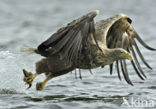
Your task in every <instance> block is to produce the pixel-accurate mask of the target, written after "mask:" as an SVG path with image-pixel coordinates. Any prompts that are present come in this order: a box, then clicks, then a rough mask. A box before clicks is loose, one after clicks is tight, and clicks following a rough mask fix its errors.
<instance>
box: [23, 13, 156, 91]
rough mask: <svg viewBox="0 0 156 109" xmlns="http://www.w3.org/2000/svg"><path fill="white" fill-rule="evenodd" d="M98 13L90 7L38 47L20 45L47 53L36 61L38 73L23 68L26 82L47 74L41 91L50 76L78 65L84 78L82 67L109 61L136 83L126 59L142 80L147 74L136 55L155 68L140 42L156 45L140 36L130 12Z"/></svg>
mask: <svg viewBox="0 0 156 109" xmlns="http://www.w3.org/2000/svg"><path fill="white" fill-rule="evenodd" d="M98 14H99V10H94V11H91V12H89V13H87V14H85V15H83V16H82V17H80V18H78V19H76V20H73V21H72V22H70V23H68V24H67V25H66V26H65V27H62V28H60V29H58V30H57V31H56V32H55V33H54V34H52V35H51V37H50V38H48V39H47V40H46V41H44V42H43V43H41V44H40V45H39V46H38V47H36V48H33V47H24V48H22V49H21V51H22V52H29V53H36V54H40V55H41V56H43V57H44V58H43V59H41V60H40V61H38V62H36V73H34V74H33V73H32V72H28V71H27V70H25V69H23V73H24V82H25V83H26V84H28V85H29V87H28V88H30V87H31V86H32V83H33V80H34V79H35V77H36V76H38V75H39V74H42V73H45V75H46V78H45V80H44V81H42V82H37V84H36V90H40V91H41V90H43V88H44V87H45V85H46V83H47V82H48V81H49V80H50V79H52V78H54V77H57V76H61V75H64V74H67V73H68V72H71V71H73V70H76V69H79V75H80V78H82V77H81V69H88V70H89V71H90V72H91V73H92V71H91V69H94V68H98V67H101V68H103V67H104V66H106V65H109V67H110V74H112V72H113V66H114V64H115V66H116V72H117V74H118V78H119V79H120V80H121V74H120V73H121V72H122V74H123V77H124V79H125V80H126V82H127V83H128V84H130V85H133V83H132V82H131V80H130V78H129V74H128V69H127V64H126V60H127V59H128V60H129V61H130V63H131V65H132V66H133V68H134V70H135V72H136V74H137V75H138V76H139V77H140V78H141V79H142V80H144V79H145V78H146V75H145V74H144V72H143V70H142V68H141V65H140V63H139V61H138V57H137V56H139V58H140V59H141V60H142V62H143V63H144V64H145V65H146V66H147V67H148V68H149V69H152V68H151V67H150V65H149V64H148V63H147V62H146V60H145V58H144V56H143V55H142V53H141V51H140V49H139V47H138V45H137V43H140V44H141V45H142V46H144V47H145V48H146V49H149V50H152V51H155V50H156V49H154V48H152V47H150V46H148V45H147V44H146V43H145V42H144V41H143V40H142V39H141V38H140V36H139V35H138V34H137V32H136V31H135V29H134V28H133V27H132V25H131V23H132V20H131V19H130V18H129V17H128V16H127V15H125V14H117V15H114V16H112V17H110V18H107V19H104V20H100V21H98V22H96V23H95V22H94V18H95V16H96V15H98ZM136 40H137V42H136Z"/></svg>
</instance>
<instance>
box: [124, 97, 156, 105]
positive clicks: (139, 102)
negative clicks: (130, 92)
mask: <svg viewBox="0 0 156 109" xmlns="http://www.w3.org/2000/svg"><path fill="white" fill-rule="evenodd" d="M154 105H155V102H154V100H145V99H141V98H137V99H134V98H133V97H131V98H130V99H129V100H127V99H126V98H125V97H123V103H122V106H127V107H154Z"/></svg>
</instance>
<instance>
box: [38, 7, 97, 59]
mask: <svg viewBox="0 0 156 109" xmlns="http://www.w3.org/2000/svg"><path fill="white" fill-rule="evenodd" d="M98 13H99V11H98V10H95V11H92V12H90V13H88V14H86V15H84V16H82V17H81V18H79V19H77V20H73V21H72V22H71V23H69V24H67V26H66V27H63V28H61V29H59V30H58V31H57V32H56V33H54V34H53V35H52V36H51V37H50V38H49V39H48V40H46V41H45V42H43V43H42V44H40V45H39V46H38V52H39V54H41V55H42V56H45V57H49V56H52V55H55V54H58V55H60V57H61V58H64V57H67V58H68V59H69V60H72V61H76V60H77V58H78V55H79V54H80V52H81V50H82V48H83V46H84V44H85V42H86V41H87V39H88V37H90V36H91V34H92V36H93V38H94V40H95V42H96V44H97V41H96V39H95V28H94V17H95V16H96V15H97V14H98ZM97 46H98V44H97Z"/></svg>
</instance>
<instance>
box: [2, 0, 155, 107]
mask: <svg viewBox="0 0 156 109" xmlns="http://www.w3.org/2000/svg"><path fill="white" fill-rule="evenodd" d="M95 9H98V10H100V14H99V15H98V16H97V17H96V18H95V21H98V20H101V19H105V18H108V17H110V16H113V15H115V14H118V13H124V14H127V15H128V16H129V17H130V18H131V19H132V21H133V22H132V25H133V27H134V28H135V29H136V31H137V32H138V33H139V35H140V36H141V37H142V39H143V40H144V41H145V42H146V43H147V44H149V45H150V46H152V47H153V48H156V31H155V29H156V20H155V17H156V1H155V0H0V69H1V70H0V109H7V108H8V109H9V108H12V109H13V108H15V109H16V108H19V109H22V108H30V109H36V108H41V109H42V108H50V109H73V107H74V109H104V108H107V109H108V108H110V109H116V108H121V109H122V108H123V109H125V106H123V105H122V102H123V97H124V98H126V99H127V100H131V98H136V99H137V98H141V99H144V100H154V101H155V104H156V93H155V90H156V85H155V82H156V74H155V71H156V67H155V64H156V58H155V55H156V53H155V52H151V51H148V50H145V49H144V48H143V47H142V46H139V47H140V49H141V51H142V53H143V54H144V55H145V58H146V60H147V61H148V62H149V64H150V65H151V66H152V67H153V70H152V71H151V70H149V69H147V68H146V67H145V66H144V65H142V68H143V70H144V72H145V73H146V74H147V77H148V78H147V79H146V80H145V81H142V80H140V79H139V78H138V77H137V75H136V74H135V72H134V70H133V69H132V67H131V66H130V65H128V69H129V74H130V78H131V80H132V81H133V83H134V86H133V87H132V86H129V85H127V83H126V82H125V81H124V79H122V81H119V80H118V78H117V75H116V71H115V69H114V72H113V75H111V76H110V75H109V69H108V67H106V68H105V69H100V68H99V69H94V70H93V72H94V74H93V75H90V74H89V72H88V71H85V70H84V71H83V72H82V76H83V79H82V80H79V79H75V74H74V72H73V73H68V74H67V75H64V76H61V77H58V78H54V79H53V80H51V81H50V82H49V83H48V84H47V86H46V87H45V89H44V90H43V91H42V92H38V91H36V90H35V84H36V82H37V81H42V80H43V78H44V75H41V76H40V77H38V78H37V79H35V81H34V86H33V87H32V88H31V89H29V90H26V88H27V86H25V85H24V83H23V74H22V69H23V68H26V69H27V70H29V71H32V72H35V62H36V61H38V60H40V59H41V58H42V57H41V56H39V55H36V54H24V53H21V52H20V48H22V47H24V46H32V47H37V46H38V45H39V44H40V43H41V42H43V41H44V40H46V39H47V38H49V36H50V35H52V34H53V33H54V32H55V31H56V30H57V29H59V28H60V27H62V26H65V25H66V24H67V23H69V22H70V21H72V20H74V19H76V18H78V17H80V16H82V15H83V14H86V13H88V12H90V11H92V10H95ZM126 108H128V107H126Z"/></svg>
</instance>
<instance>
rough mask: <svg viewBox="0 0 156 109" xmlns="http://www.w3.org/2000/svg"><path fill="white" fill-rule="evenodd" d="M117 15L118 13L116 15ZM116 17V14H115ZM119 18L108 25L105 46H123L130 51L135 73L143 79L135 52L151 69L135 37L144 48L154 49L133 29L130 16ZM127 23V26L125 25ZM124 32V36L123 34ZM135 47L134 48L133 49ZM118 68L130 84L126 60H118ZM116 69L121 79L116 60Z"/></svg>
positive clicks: (144, 76) (143, 75)
mask: <svg viewBox="0 0 156 109" xmlns="http://www.w3.org/2000/svg"><path fill="white" fill-rule="evenodd" d="M118 16H119V15H118ZM115 17H116V16H115ZM118 18H119V19H115V21H114V23H112V25H111V26H110V27H109V30H108V32H107V35H106V42H107V47H108V48H123V49H125V50H127V51H128V52H130V53H131V54H132V56H133V60H132V61H131V64H132V66H133V68H134V70H135V72H136V73H137V75H138V76H139V77H140V78H141V79H142V80H144V78H147V77H146V75H145V73H144V72H143V70H142V68H141V65H140V63H139V61H138V58H137V55H136V52H137V54H138V56H139V57H140V59H141V60H142V62H143V63H144V64H145V66H147V67H148V68H149V69H152V68H151V67H150V65H149V64H148V63H147V62H146V60H145V58H144V56H143V55H142V53H141V51H140V49H139V47H138V45H137V43H136V41H135V39H137V41H138V42H139V43H140V44H141V45H143V46H144V47H145V48H147V49H149V50H152V51H154V50H156V49H154V48H152V47H150V46H148V45H147V44H146V43H145V42H144V41H143V40H142V39H141V38H140V36H139V35H138V34H137V32H136V31H135V30H134V28H133V27H132V26H131V22H130V20H129V19H130V18H129V17H128V16H121V17H118ZM125 25H127V26H125ZM125 34H126V36H125ZM134 48H135V50H134ZM120 64H121V66H120V68H121V71H122V73H123V76H124V78H125V80H126V81H127V83H128V84H131V85H133V84H132V82H131V80H130V78H129V74H128V69H127V65H126V60H120ZM112 67H113V64H111V65H110V73H111V74H112ZM116 70H117V73H118V77H119V79H120V80H121V76H120V72H119V64H118V61H116Z"/></svg>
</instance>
